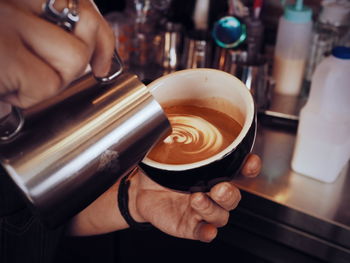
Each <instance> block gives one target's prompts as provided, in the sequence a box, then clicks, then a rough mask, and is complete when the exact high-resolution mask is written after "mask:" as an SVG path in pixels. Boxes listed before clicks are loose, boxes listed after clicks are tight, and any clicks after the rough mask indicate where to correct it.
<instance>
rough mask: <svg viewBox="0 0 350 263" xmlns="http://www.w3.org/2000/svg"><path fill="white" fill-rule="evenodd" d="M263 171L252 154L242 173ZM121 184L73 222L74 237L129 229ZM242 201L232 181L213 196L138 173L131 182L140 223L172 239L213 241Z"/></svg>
mask: <svg viewBox="0 0 350 263" xmlns="http://www.w3.org/2000/svg"><path fill="white" fill-rule="evenodd" d="M260 169H261V161H260V158H259V157H258V156H256V155H250V156H249V158H248V159H247V161H246V163H245V165H244V167H243V169H242V174H243V175H244V176H247V177H255V176H257V175H258V174H259V172H260ZM119 181H120V180H119ZM119 181H118V182H117V183H115V184H114V185H113V186H112V187H111V188H110V189H108V190H107V191H106V192H105V193H103V194H102V195H101V196H100V197H99V198H97V199H96V200H95V201H94V202H93V203H92V204H91V205H90V206H88V207H87V208H85V209H84V210H83V211H81V212H80V213H79V214H78V215H76V216H75V217H74V218H73V219H72V221H71V223H70V225H69V226H68V228H67V229H68V233H69V234H70V235H97V234H103V233H108V232H112V231H116V230H120V229H124V228H127V227H128V225H127V223H126V222H125V220H124V219H123V217H122V216H121V214H120V211H119V209H117V207H118V204H117V198H116V196H117V191H118V187H119ZM240 198H241V196H240V193H239V190H238V189H237V188H236V187H235V186H234V185H233V183H230V182H224V183H220V184H217V185H215V186H214V187H213V188H212V189H211V191H210V192H209V193H194V194H184V193H179V192H175V191H172V190H169V189H166V188H164V187H162V186H160V185H158V184H156V183H155V182H153V181H151V180H150V179H149V178H148V177H147V176H145V175H143V174H141V173H137V174H136V175H135V176H133V177H132V179H131V186H130V189H129V209H130V213H131V215H132V217H133V218H134V219H135V220H136V221H137V222H150V223H151V224H153V225H154V226H155V227H157V228H159V229H160V230H162V231H164V232H165V233H167V234H169V235H172V236H176V237H182V238H189V239H196V240H201V241H204V242H209V241H211V240H212V239H213V238H215V236H216V234H217V228H218V227H220V226H224V225H225V224H226V223H227V220H228V217H229V211H230V210H232V209H234V208H235V207H236V206H237V204H238V202H239V200H240Z"/></svg>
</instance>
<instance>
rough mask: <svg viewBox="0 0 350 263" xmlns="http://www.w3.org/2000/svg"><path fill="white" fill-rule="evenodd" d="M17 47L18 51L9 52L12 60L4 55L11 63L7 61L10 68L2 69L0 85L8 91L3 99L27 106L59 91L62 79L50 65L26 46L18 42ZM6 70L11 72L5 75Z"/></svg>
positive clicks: (22, 106) (16, 104)
mask: <svg viewBox="0 0 350 263" xmlns="http://www.w3.org/2000/svg"><path fill="white" fill-rule="evenodd" d="M16 47H17V50H16V52H11V53H9V56H11V60H6V58H4V57H2V59H4V60H5V61H9V63H6V66H7V67H8V70H1V72H2V74H1V77H0V78H1V82H0V86H2V88H3V90H7V91H8V94H7V95H6V96H3V97H1V99H2V100H4V101H6V102H9V103H11V104H13V105H14V106H17V107H20V108H27V107H29V106H32V105H34V104H36V103H38V102H39V101H41V100H43V99H45V98H48V97H50V96H52V95H53V94H55V93H57V92H58V90H59V89H60V87H61V79H60V77H59V76H58V74H57V73H56V72H55V71H54V70H53V69H52V68H51V67H50V66H48V65H47V64H46V63H45V62H44V61H42V60H41V59H40V58H38V57H37V56H35V55H34V54H33V53H32V52H31V51H29V50H28V49H26V48H25V47H24V46H22V45H21V44H18V45H16ZM4 55H6V54H4ZM11 68H13V70H11ZM6 72H10V74H7V75H4V74H5V73H6ZM33 87H35V88H33Z"/></svg>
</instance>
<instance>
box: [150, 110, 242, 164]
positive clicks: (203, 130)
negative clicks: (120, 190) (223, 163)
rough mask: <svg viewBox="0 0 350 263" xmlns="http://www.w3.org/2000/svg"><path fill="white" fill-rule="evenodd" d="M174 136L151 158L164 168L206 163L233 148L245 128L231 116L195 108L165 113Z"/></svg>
mask: <svg viewBox="0 0 350 263" xmlns="http://www.w3.org/2000/svg"><path fill="white" fill-rule="evenodd" d="M164 110H165V112H166V114H167V116H168V119H169V121H170V123H171V126H172V133H171V135H169V136H168V137H167V138H165V139H164V140H163V141H161V142H159V143H157V145H156V146H155V147H153V149H152V150H151V152H150V153H149V154H148V156H147V157H148V158H149V159H151V160H153V161H156V162H159V163H165V164H187V163H194V162H198V161H201V160H204V159H207V158H209V157H211V156H213V155H215V154H217V153H219V152H221V151H222V150H224V149H225V148H226V147H227V146H228V145H230V144H231V143H232V142H233V141H234V139H235V138H236V137H237V136H238V134H239V132H240V131H241V129H242V127H241V125H240V124H238V123H237V122H236V121H235V120H234V119H232V118H231V117H229V116H228V115H226V114H224V113H221V112H218V111H216V110H213V109H209V108H204V107H197V106H193V105H177V106H172V107H168V108H165V109H164Z"/></svg>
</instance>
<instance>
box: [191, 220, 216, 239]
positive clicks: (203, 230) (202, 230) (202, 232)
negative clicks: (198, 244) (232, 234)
mask: <svg viewBox="0 0 350 263" xmlns="http://www.w3.org/2000/svg"><path fill="white" fill-rule="evenodd" d="M217 233H218V230H217V228H216V227H215V226H213V225H211V224H207V223H199V224H198V225H197V227H196V229H195V233H194V238H195V239H197V240H200V241H202V242H207V243H208V242H211V241H212V240H213V239H214V238H215V237H216V236H217Z"/></svg>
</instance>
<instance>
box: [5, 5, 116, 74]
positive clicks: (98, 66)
mask: <svg viewBox="0 0 350 263" xmlns="http://www.w3.org/2000/svg"><path fill="white" fill-rule="evenodd" d="M12 1H15V2H18V1H21V0H12ZM28 2H29V3H27V4H26V8H27V9H28V10H31V11H32V12H34V13H35V14H37V15H41V14H42V2H41V1H28ZM66 6H67V1H63V0H58V1H55V4H54V7H55V9H57V10H58V11H61V10H63V9H64V8H65V7H66ZM78 12H79V21H78V23H77V24H76V27H75V29H74V32H73V34H74V35H75V36H76V37H77V38H79V39H80V40H81V41H82V43H84V44H85V45H86V48H87V49H88V50H89V52H90V54H91V66H92V70H93V72H94V74H95V76H97V77H104V76H106V75H108V73H109V70H110V67H111V60H112V57H113V52H114V49H115V38H114V34H113V31H112V29H111V28H110V26H109V24H108V23H107V22H106V21H105V19H104V18H103V16H102V15H101V14H100V12H99V10H98V8H97V7H96V5H95V4H94V3H93V1H90V0H87V1H80V2H79V7H78ZM61 30H63V29H61Z"/></svg>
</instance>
